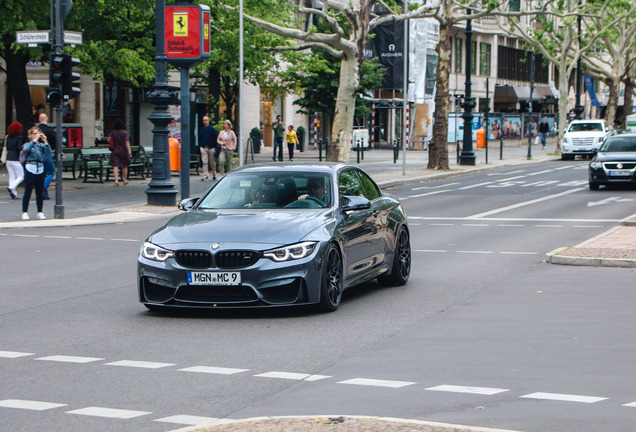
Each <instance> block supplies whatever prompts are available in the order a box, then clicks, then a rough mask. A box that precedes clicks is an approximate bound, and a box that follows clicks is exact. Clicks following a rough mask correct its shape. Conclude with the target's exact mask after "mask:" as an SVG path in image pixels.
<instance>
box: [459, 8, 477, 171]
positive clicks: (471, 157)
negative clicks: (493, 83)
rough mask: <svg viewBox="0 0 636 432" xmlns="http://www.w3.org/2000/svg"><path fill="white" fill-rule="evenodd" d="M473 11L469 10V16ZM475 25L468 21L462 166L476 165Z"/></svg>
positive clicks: (460, 160)
mask: <svg viewBox="0 0 636 432" xmlns="http://www.w3.org/2000/svg"><path fill="white" fill-rule="evenodd" d="M471 13H472V10H471V9H470V8H468V15H470V14H471ZM472 39H473V25H472V20H470V19H468V20H466V90H465V92H464V93H465V94H464V95H465V98H464V103H463V104H462V107H463V108H464V114H462V118H463V119H464V140H463V146H462V152H461V154H460V155H459V164H460V165H475V160H476V156H475V152H474V151H473V108H474V107H475V101H473V98H472V97H471V94H470V91H471V79H472V78H471V70H470V69H471V61H472V45H473V40H472Z"/></svg>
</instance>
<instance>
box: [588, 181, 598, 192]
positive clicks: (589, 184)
mask: <svg viewBox="0 0 636 432" xmlns="http://www.w3.org/2000/svg"><path fill="white" fill-rule="evenodd" d="M588 186H589V187H590V190H592V191H597V190H598V188H599V186H600V185H599V184H598V183H592V182H590V183H588Z"/></svg>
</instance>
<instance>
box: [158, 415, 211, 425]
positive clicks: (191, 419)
mask: <svg viewBox="0 0 636 432" xmlns="http://www.w3.org/2000/svg"><path fill="white" fill-rule="evenodd" d="M218 420H219V419H218V418H215V417H201V416H192V415H174V416H170V417H164V418H160V419H156V420H154V421H156V422H163V423H173V424H183V425H188V426H199V425H201V426H203V425H208V424H211V423H214V422H217V421H218Z"/></svg>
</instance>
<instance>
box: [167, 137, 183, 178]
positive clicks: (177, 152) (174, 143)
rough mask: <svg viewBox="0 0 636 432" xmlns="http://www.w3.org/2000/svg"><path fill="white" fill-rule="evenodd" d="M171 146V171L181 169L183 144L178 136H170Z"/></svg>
mask: <svg viewBox="0 0 636 432" xmlns="http://www.w3.org/2000/svg"><path fill="white" fill-rule="evenodd" d="M168 146H169V148H170V171H179V172H180V171H181V144H180V143H179V141H178V140H177V139H176V138H173V137H170V138H168Z"/></svg>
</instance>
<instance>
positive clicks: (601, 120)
mask: <svg viewBox="0 0 636 432" xmlns="http://www.w3.org/2000/svg"><path fill="white" fill-rule="evenodd" d="M574 123H606V121H605V120H603V119H590V120H572V121H571V122H570V124H574Z"/></svg>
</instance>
